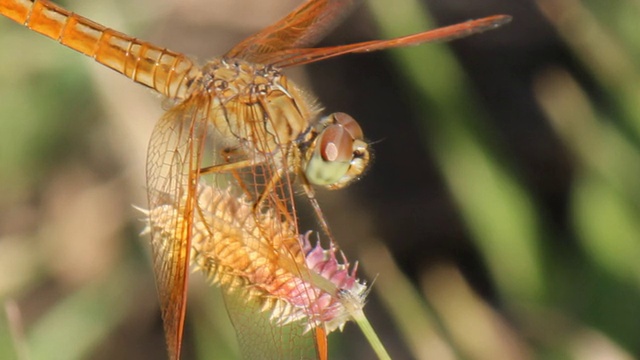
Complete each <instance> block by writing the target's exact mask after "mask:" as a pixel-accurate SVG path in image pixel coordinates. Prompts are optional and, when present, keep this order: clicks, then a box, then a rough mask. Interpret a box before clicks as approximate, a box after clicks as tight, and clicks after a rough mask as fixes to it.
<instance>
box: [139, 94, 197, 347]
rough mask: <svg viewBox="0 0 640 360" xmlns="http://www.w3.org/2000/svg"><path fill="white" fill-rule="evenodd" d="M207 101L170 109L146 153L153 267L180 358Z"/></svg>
mask: <svg viewBox="0 0 640 360" xmlns="http://www.w3.org/2000/svg"><path fill="white" fill-rule="evenodd" d="M202 102H206V99H197V98H196V99H191V100H187V102H185V103H182V104H180V105H178V106H176V107H174V108H173V109H171V110H169V111H168V112H167V113H166V114H165V115H164V116H163V117H162V118H161V119H160V121H159V122H158V124H157V125H156V127H155V128H154V130H153V133H152V135H151V141H150V143H149V150H148V155H147V191H148V197H149V227H150V231H151V245H152V256H153V268H154V273H155V276H156V286H157V288H158V295H159V298H160V309H161V312H162V319H163V323H164V330H165V336H166V340H167V347H168V350H169V357H170V359H177V358H179V356H180V348H181V343H182V332H183V326H184V317H185V310H186V296H187V292H186V290H187V276H188V269H189V256H190V251H191V237H192V231H193V229H192V222H193V216H194V208H195V206H194V204H195V202H196V201H197V200H196V184H197V182H196V179H197V177H198V171H197V170H198V169H199V163H200V154H201V145H202V142H203V141H202V139H203V136H205V134H204V130H203V125H202V124H201V122H202V118H203V117H202V114H201V109H204V108H206V107H205V106H204V105H203V104H202ZM163 209H168V210H167V211H164V210H163Z"/></svg>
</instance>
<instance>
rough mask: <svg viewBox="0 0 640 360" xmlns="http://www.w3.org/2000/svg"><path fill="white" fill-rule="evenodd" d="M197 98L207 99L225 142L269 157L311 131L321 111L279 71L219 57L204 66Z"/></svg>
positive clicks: (211, 117) (197, 84)
mask: <svg viewBox="0 0 640 360" xmlns="http://www.w3.org/2000/svg"><path fill="white" fill-rule="evenodd" d="M194 84H195V86H194V88H193V90H192V95H191V96H192V97H193V96H195V97H201V98H205V99H206V101H207V102H208V104H207V105H206V108H207V112H206V117H207V119H208V121H209V123H210V124H212V125H213V127H214V128H215V129H216V131H217V132H218V135H219V136H220V138H222V139H236V141H237V142H238V144H239V145H240V146H241V147H243V148H245V149H248V150H251V151H255V152H258V153H259V154H263V155H268V154H274V153H276V152H278V151H283V146H285V147H286V145H287V144H291V143H293V142H295V141H296V139H299V138H300V137H301V135H302V134H304V133H305V132H308V131H309V129H310V127H311V124H312V122H314V119H316V118H317V114H318V110H319V109H318V107H317V106H316V102H315V100H313V99H312V98H311V97H310V96H308V95H307V94H306V93H304V92H303V91H301V90H300V89H299V88H298V87H297V86H296V85H295V84H293V83H292V82H290V81H289V80H288V79H287V77H286V76H284V75H283V74H282V73H281V72H280V71H279V70H278V69H277V68H274V67H273V66H270V65H262V64H253V63H250V62H246V61H242V60H237V59H233V60H228V59H224V58H220V59H214V60H212V61H210V62H209V63H207V64H206V65H205V66H204V67H203V68H202V73H201V75H200V76H199V78H198V80H197V81H196V82H195V83H194Z"/></svg>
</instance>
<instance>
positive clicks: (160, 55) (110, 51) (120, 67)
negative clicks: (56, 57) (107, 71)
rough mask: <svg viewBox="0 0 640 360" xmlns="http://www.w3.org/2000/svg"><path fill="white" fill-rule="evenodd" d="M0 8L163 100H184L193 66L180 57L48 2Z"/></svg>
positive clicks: (7, 0)
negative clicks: (156, 92)
mask: <svg viewBox="0 0 640 360" xmlns="http://www.w3.org/2000/svg"><path fill="white" fill-rule="evenodd" d="M0 12H1V13H2V14H3V15H5V16H7V17H9V18H10V19H12V20H14V21H16V22H18V23H20V24H22V25H24V26H26V27H27V28H29V29H31V30H33V31H35V32H38V33H40V34H42V35H44V36H47V37H49V38H51V39H54V40H56V41H58V42H60V43H61V44H63V45H65V46H68V47H70V48H71V49H74V50H76V51H78V52H80V53H82V54H85V55H87V56H90V57H92V58H94V59H95V60H96V61H97V62H99V63H101V64H103V65H105V66H107V67H109V68H111V69H113V70H115V71H117V72H119V73H121V74H123V75H125V76H127V77H128V78H130V79H132V80H133V81H135V82H137V83H139V84H142V85H145V86H148V87H150V88H152V89H155V90H157V91H158V92H160V93H161V94H163V95H165V96H167V97H169V98H177V99H181V98H184V97H185V95H186V93H187V88H188V82H189V81H188V79H189V78H193V77H195V76H196V75H197V74H198V72H199V71H198V69H197V68H196V67H195V66H194V64H193V63H192V61H191V60H189V59H188V58H187V57H185V56H184V55H181V54H178V53H175V52H172V51H169V50H166V49H163V48H160V47H156V46H154V45H151V44H149V43H146V42H143V41H140V40H137V39H135V38H132V37H129V36H127V35H125V34H122V33H119V32H117V31H115V30H112V29H109V28H106V27H104V26H102V25H100V24H98V23H95V22H93V21H91V20H89V19H86V18H84V17H82V16H79V15H77V14H74V13H72V12H70V11H68V10H65V9H63V8H62V7H59V6H57V5H55V4H53V3H50V2H47V1H39V0H0Z"/></svg>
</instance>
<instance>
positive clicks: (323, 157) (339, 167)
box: [304, 113, 370, 189]
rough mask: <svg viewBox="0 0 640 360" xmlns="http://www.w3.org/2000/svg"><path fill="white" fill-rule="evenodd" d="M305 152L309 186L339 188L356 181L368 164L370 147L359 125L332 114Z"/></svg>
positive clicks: (344, 117) (326, 118) (321, 123)
mask: <svg viewBox="0 0 640 360" xmlns="http://www.w3.org/2000/svg"><path fill="white" fill-rule="evenodd" d="M318 127H319V129H318V130H317V136H316V137H315V138H314V139H313V142H312V143H311V145H310V146H309V148H308V149H307V151H306V154H305V156H306V161H305V165H304V172H305V175H306V177H307V179H308V180H309V182H310V183H312V184H315V185H321V186H325V187H327V188H329V189H340V188H342V187H345V186H346V185H348V184H349V183H350V182H352V181H353V180H356V179H357V178H358V177H359V176H360V175H361V174H362V173H363V172H364V170H365V169H366V168H367V165H368V164H369V158H370V153H369V145H368V144H367V143H366V141H365V140H364V135H363V133H362V129H361V128H360V125H358V122H357V121H355V120H354V119H353V118H352V117H351V116H349V115H347V114H345V113H333V114H331V115H329V116H327V117H325V118H323V119H322V120H321V121H320V122H319V125H318Z"/></svg>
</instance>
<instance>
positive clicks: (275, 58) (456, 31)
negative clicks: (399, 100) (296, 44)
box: [268, 15, 511, 67]
mask: <svg viewBox="0 0 640 360" xmlns="http://www.w3.org/2000/svg"><path fill="white" fill-rule="evenodd" d="M510 21H511V16H508V15H494V16H489V17H486V18H482V19H477V20H470V21H466V22H463V23H459V24H455V25H450V26H445V27H441V28H437V29H434V30H429V31H425V32H422V33H418V34H413V35H407V36H402V37H398V38H395V39H389V40H372V41H365V42H361V43H356V44H348V45H340V46H331V47H323V48H291V49H282V50H279V51H275V52H272V53H270V54H269V56H268V57H269V60H268V61H269V64H272V65H275V66H278V67H289V66H296V65H303V64H309V63H312V62H317V61H321V60H325V59H329V58H332V57H336V56H340V55H345V54H351V53H362V52H371V51H379V50H384V49H390V48H396V47H405V46H412V45H418V44H423V43H428V42H444V41H450V40H455V39H459V38H463V37H467V36H470V35H473V34H478V33H481V32H484V31H488V30H493V29H496V28H498V27H500V26H502V25H504V24H507V23H508V22H510Z"/></svg>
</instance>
